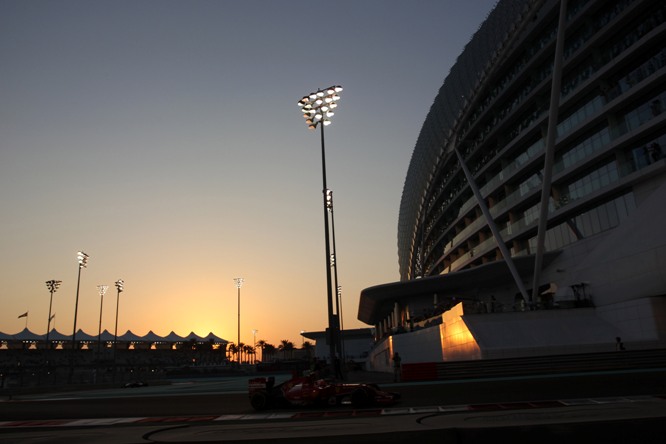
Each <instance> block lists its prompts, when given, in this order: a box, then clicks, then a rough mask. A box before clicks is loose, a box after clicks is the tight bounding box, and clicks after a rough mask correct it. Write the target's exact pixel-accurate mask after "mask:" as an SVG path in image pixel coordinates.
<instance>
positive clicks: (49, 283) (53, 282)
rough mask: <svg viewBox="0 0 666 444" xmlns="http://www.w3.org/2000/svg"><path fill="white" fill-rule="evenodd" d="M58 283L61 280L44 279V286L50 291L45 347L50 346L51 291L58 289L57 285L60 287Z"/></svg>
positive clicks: (48, 347) (60, 282)
mask: <svg viewBox="0 0 666 444" xmlns="http://www.w3.org/2000/svg"><path fill="white" fill-rule="evenodd" d="M60 284H62V281H56V280H55V279H51V280H50V281H46V288H48V289H49V292H50V293H51V300H50V301H49V321H48V322H47V324H46V348H47V349H50V348H51V343H50V342H49V333H51V319H53V316H51V308H52V307H53V293H55V292H56V291H58V287H60Z"/></svg>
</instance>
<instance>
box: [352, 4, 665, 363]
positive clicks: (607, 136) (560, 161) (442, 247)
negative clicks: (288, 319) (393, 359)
mask: <svg viewBox="0 0 666 444" xmlns="http://www.w3.org/2000/svg"><path fill="white" fill-rule="evenodd" d="M664 41H666V4H664V3H663V2H661V1H657V0H612V1H607V0H569V1H568V2H565V4H564V7H563V8H562V2H561V1H559V0H550V1H549V0H500V1H499V2H498V3H497V5H496V6H495V8H494V9H493V11H491V13H490V14H489V15H488V17H487V19H486V21H485V22H484V23H483V24H482V25H481V26H480V28H479V29H478V31H477V32H476V33H475V34H474V36H473V37H472V39H471V41H470V42H469V43H468V45H467V46H466V47H465V49H464V51H463V52H462V54H461V55H460V56H459V58H458V60H457V61H456V63H455V65H454V66H453V68H452V69H451V71H450V73H449V74H448V76H447V77H446V80H445V81H444V84H443V85H442V87H441V88H440V90H439V93H438V95H437V96H436V98H435V100H434V103H433V104H432V106H431V109H430V111H429V113H428V115H427V117H426V119H425V122H424V124H423V127H422V129H421V132H420V134H419V137H418V139H417V141H416V145H415V147H414V151H413V154H412V159H411V162H410V165H409V168H408V171H407V176H406V179H405V184H404V189H403V194H402V200H401V205H400V213H399V222H398V260H399V268H400V282H396V283H394V284H386V285H380V286H377V287H372V288H369V289H366V290H364V291H363V292H362V294H361V302H360V307H359V319H360V320H362V321H364V322H366V323H369V324H373V325H375V326H376V327H377V331H378V338H379V337H381V336H384V335H386V334H390V333H391V332H395V331H396V329H400V330H401V331H405V330H410V329H412V328H413V325H414V324H415V322H417V323H418V322H420V320H422V319H423V318H424V317H427V315H426V314H425V313H426V312H427V311H429V310H431V309H432V310H437V309H438V307H439V310H440V311H441V310H442V309H443V310H446V309H447V308H450V307H452V306H454V305H455V304H457V303H460V302H462V303H463V304H462V305H463V308H464V313H465V314H463V315H462V317H463V319H464V320H465V321H466V324H467V327H468V329H469V333H470V334H471V337H472V338H473V341H474V342H475V347H474V349H475V350H476V353H477V355H478V354H479V353H480V355H484V350H485V351H487V350H489V349H493V348H495V349H499V348H502V347H503V345H501V344H500V343H499V342H498V341H499V339H498V337H499V336H501V334H499V333H498V332H497V331H494V332H491V329H490V327H487V326H486V327H479V326H478V325H481V324H484V323H485V324H488V323H489V322H487V321H488V317H486V318H485V320H475V319H473V318H474V316H475V315H477V314H478V315H481V313H482V312H483V313H486V314H487V313H489V312H492V313H496V314H497V313H509V312H512V313H516V312H522V313H525V312H533V311H538V310H545V309H553V308H559V309H569V308H570V309H579V310H585V311H586V312H588V313H589V314H588V315H586V316H588V317H589V318H590V319H594V320H590V321H589V322H587V321H582V322H581V325H585V324H586V323H587V324H588V325H591V324H594V323H597V322H598V323H599V325H601V324H603V327H600V328H599V329H596V330H598V331H603V334H604V335H605V336H603V337H600V336H599V335H598V333H594V332H592V331H589V332H586V331H584V329H583V330H581V331H578V332H575V333H574V335H573V336H572V338H569V339H564V338H563V339H562V340H561V341H560V342H561V344H559V345H561V346H562V347H567V346H571V345H572V344H569V343H568V342H577V341H578V342H583V343H589V344H592V345H593V344H601V343H603V342H604V341H606V342H607V343H610V344H611V346H612V343H613V341H614V340H615V337H616V336H617V337H620V336H621V337H622V338H623V340H624V341H626V342H633V343H635V344H637V345H638V344H643V345H644V346H647V345H648V344H662V345H663V343H664V339H665V338H666V314H665V313H666V303H665V302H664V301H665V300H666V278H665V277H664V271H665V270H666V236H665V235H664V229H665V228H666V160H665V158H666V156H665V154H666V151H662V150H666V117H665V116H666V113H665V112H664V111H665V108H666V45H664ZM553 88H554V89H553ZM552 91H556V92H555V93H553V92H552ZM542 194H543V195H542ZM542 202H543V203H544V205H542ZM543 206H547V209H546V208H544V209H542V207H543ZM419 281H420V282H419ZM551 311H555V310H551ZM563 313H564V310H560V311H559V312H558V314H557V316H559V317H561V316H562V315H563ZM580 313H582V311H577V312H576V313H575V315H576V316H578V315H579V314H580ZM514 316H516V315H515V314H514ZM523 316H525V315H523ZM531 316H536V315H535V314H534V313H532V315H531ZM539 316H556V315H554V314H545V315H544V314H540V315H539ZM505 319H507V320H508V318H505ZM558 319H559V318H558ZM548 322H549V321H546V320H544V321H543V325H548ZM552 322H553V323H558V324H561V323H562V320H561V319H560V320H559V321H552ZM590 323H591V324H590ZM473 324H474V325H473ZM537 324H538V323H537ZM506 325H507V326H509V325H511V323H510V322H507V323H506ZM475 329H476V330H475ZM537 329H538V327H537ZM492 335H494V336H495V337H496V338H495V339H494V340H490V339H487V340H485V343H484V337H485V336H492ZM609 335H612V336H611V337H609ZM517 336H522V333H517ZM575 338H578V339H577V340H576V339H575ZM586 341H587V342H586ZM519 342H520V341H519ZM528 342H529V341H528ZM546 342H549V341H546ZM551 342H552V341H551ZM555 342H557V341H555ZM549 343H550V342H549ZM553 345H557V344H555V343H553ZM484 346H485V348H484ZM442 347H444V348H445V346H444V345H442ZM526 347H527V345H526ZM531 347H532V348H534V347H536V345H534V344H532V345H531ZM401 354H402V353H401ZM444 359H446V357H444ZM403 360H404V357H403Z"/></svg>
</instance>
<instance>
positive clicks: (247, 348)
mask: <svg viewBox="0 0 666 444" xmlns="http://www.w3.org/2000/svg"><path fill="white" fill-rule="evenodd" d="M243 351H244V352H245V360H246V361H247V362H248V363H249V362H251V359H250V356H252V355H254V347H252V346H251V345H249V344H248V345H243Z"/></svg>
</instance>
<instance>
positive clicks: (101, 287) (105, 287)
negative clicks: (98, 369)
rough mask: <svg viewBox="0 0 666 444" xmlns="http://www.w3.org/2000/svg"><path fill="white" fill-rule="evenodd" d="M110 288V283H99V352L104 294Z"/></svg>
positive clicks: (98, 351) (99, 350)
mask: <svg viewBox="0 0 666 444" xmlns="http://www.w3.org/2000/svg"><path fill="white" fill-rule="evenodd" d="M108 289H109V286H108V285H98V286H97V290H98V291H99V296H100V299H101V300H100V303H99V332H98V333H97V354H99V353H100V352H101V350H102V308H103V307H104V294H105V293H106V290H108Z"/></svg>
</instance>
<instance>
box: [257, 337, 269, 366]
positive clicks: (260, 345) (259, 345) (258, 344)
mask: <svg viewBox="0 0 666 444" xmlns="http://www.w3.org/2000/svg"><path fill="white" fill-rule="evenodd" d="M266 345H268V342H266V341H264V340H263V339H259V340H258V341H257V345H256V346H257V347H259V348H261V360H262V361H263V360H264V347H266Z"/></svg>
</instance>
